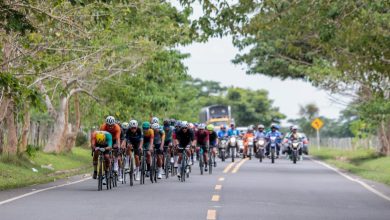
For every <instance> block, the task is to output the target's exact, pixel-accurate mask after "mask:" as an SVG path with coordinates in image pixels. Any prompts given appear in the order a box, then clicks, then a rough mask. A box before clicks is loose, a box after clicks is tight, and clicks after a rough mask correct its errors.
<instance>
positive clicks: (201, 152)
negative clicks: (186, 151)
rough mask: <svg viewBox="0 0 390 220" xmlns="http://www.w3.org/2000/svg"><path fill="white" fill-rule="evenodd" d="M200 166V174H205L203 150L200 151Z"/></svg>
mask: <svg viewBox="0 0 390 220" xmlns="http://www.w3.org/2000/svg"><path fill="white" fill-rule="evenodd" d="M199 167H200V175H203V167H204V164H203V151H202V150H200V151H199Z"/></svg>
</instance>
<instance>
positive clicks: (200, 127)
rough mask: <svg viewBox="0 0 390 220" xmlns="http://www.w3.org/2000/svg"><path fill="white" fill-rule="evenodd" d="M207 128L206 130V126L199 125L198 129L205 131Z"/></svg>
mask: <svg viewBox="0 0 390 220" xmlns="http://www.w3.org/2000/svg"><path fill="white" fill-rule="evenodd" d="M205 128H206V125H205V124H203V123H201V124H199V126H198V129H205Z"/></svg>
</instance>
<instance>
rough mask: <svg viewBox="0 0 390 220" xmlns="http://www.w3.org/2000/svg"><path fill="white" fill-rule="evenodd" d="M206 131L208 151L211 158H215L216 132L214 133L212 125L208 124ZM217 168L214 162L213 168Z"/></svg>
mask: <svg viewBox="0 0 390 220" xmlns="http://www.w3.org/2000/svg"><path fill="white" fill-rule="evenodd" d="M206 128H207V130H208V131H209V143H210V150H211V151H212V152H211V153H212V154H213V157H214V158H215V155H216V147H217V146H218V135H217V132H215V131H214V125H213V124H209V125H207V127H206ZM216 166H217V161H215V160H214V167H216Z"/></svg>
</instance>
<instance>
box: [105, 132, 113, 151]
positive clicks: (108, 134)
mask: <svg viewBox="0 0 390 220" xmlns="http://www.w3.org/2000/svg"><path fill="white" fill-rule="evenodd" d="M106 142H107V147H105V149H106V150H111V149H112V135H111V134H110V133H108V132H106Z"/></svg>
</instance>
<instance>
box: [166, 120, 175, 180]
mask: <svg viewBox="0 0 390 220" xmlns="http://www.w3.org/2000/svg"><path fill="white" fill-rule="evenodd" d="M173 129H174V127H173V126H172V119H171V120H169V119H165V120H164V121H163V130H164V132H165V141H164V154H165V153H167V154H171V160H173V157H172V156H173V155H172V152H173V149H172V145H173V144H172V134H173ZM164 162H165V158H163V166H164V167H165V166H168V164H164ZM172 163H173V161H172ZM164 174H165V173H164Z"/></svg>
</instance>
